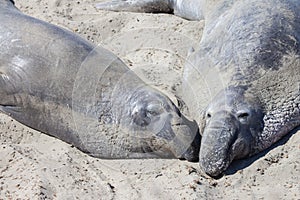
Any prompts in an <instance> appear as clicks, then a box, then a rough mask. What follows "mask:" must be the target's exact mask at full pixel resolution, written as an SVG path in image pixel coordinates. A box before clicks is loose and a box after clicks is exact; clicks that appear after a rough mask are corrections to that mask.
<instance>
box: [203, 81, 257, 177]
mask: <svg viewBox="0 0 300 200" xmlns="http://www.w3.org/2000/svg"><path fill="white" fill-rule="evenodd" d="M200 126H201V128H200V132H201V135H202V143H201V148H200V156H199V157H200V167H201V168H202V170H203V171H204V172H205V173H206V174H208V175H210V176H213V177H216V176H219V175H220V174H221V173H222V172H223V171H224V170H226V169H227V167H228V166H229V164H230V163H231V162H232V160H233V159H240V158H243V157H246V156H248V155H249V153H251V152H252V151H253V150H252V148H253V147H254V145H253V144H254V142H255V140H256V138H257V136H258V135H260V133H261V132H262V130H263V109H262V108H261V107H260V103H259V101H258V99H257V98H255V97H254V96H252V95H251V94H248V93H247V92H246V90H245V89H243V88H241V87H238V88H228V89H225V90H223V91H222V92H221V93H219V94H218V95H217V96H216V98H215V99H214V100H213V101H212V102H211V103H210V104H209V106H208V107H207V109H206V111H205V112H204V114H203V121H202V124H201V125H200Z"/></svg>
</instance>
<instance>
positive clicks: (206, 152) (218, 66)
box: [97, 0, 300, 176]
mask: <svg viewBox="0 0 300 200" xmlns="http://www.w3.org/2000/svg"><path fill="white" fill-rule="evenodd" d="M117 2H119V3H117ZM120 2H122V3H120ZM124 2H127V4H130V6H131V7H130V8H127V10H131V11H139V10H146V11H149V12H156V11H159V10H156V7H158V5H165V6H164V8H168V9H164V11H165V12H174V13H175V14H177V15H179V16H182V17H185V18H187V19H197V20H200V19H205V28H204V32H203V36H202V39H201V41H200V43H199V46H198V48H197V49H196V50H195V51H194V52H193V53H192V54H191V55H190V56H189V58H188V62H187V64H186V66H185V69H184V74H183V88H184V89H183V94H184V95H183V99H184V101H185V103H186V104H187V105H188V107H189V108H190V111H191V115H192V116H193V117H194V119H196V121H197V122H198V123H199V125H200V127H201V128H200V129H201V130H200V132H201V134H202V140H201V148H200V156H199V157H200V166H201V168H202V169H203V170H204V171H205V172H206V173H207V174H209V175H211V176H218V175H220V174H221V173H222V172H223V171H224V170H226V168H227V167H228V166H229V164H230V163H231V162H232V160H233V159H239V158H244V157H247V156H251V155H253V154H256V153H257V152H260V151H262V150H264V149H266V148H268V147H269V146H271V145H272V144H273V143H275V142H276V141H278V140H279V139H280V138H281V137H282V136H284V135H286V134H287V133H289V132H290V131H291V130H292V129H294V128H295V127H297V126H299V124H300V89H299V87H300V85H299V82H300V58H299V56H300V44H299V42H300V2H299V1H294V0H284V1H279V0H275V1H267V0H262V1H261V0H260V1H259V0H254V1H246V0H239V1H233V0H217V1H208V0H190V1H189V0H186V1H184V0H177V1H176V0H170V1H163V0H143V1H139V4H138V6H135V5H137V3H136V2H137V1H135V0H128V1H114V4H108V3H100V4H98V5H97V7H98V8H101V9H109V10H115V8H118V6H119V7H122V6H123V5H124ZM122 4H123V5H122ZM153 5H156V6H153ZM136 7H138V9H136ZM141 7H142V8H143V9H141ZM118 9H119V8H118ZM123 10H124V8H123Z"/></svg>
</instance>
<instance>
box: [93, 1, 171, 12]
mask: <svg viewBox="0 0 300 200" xmlns="http://www.w3.org/2000/svg"><path fill="white" fill-rule="evenodd" d="M173 6H174V5H173V3H172V1H170V0H112V1H107V2H103V3H97V4H96V8H98V9H101V10H110V11H129V12H145V13H173V10H174V9H173Z"/></svg>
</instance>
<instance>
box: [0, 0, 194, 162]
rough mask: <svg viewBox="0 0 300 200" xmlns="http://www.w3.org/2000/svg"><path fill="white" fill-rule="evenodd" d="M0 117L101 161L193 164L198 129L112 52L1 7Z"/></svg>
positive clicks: (0, 2) (6, 4)
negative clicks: (159, 160)
mask: <svg viewBox="0 0 300 200" xmlns="http://www.w3.org/2000/svg"><path fill="white" fill-rule="evenodd" d="M0 19H1V20H0V44H1V46H0V96H1V99H0V110H1V111H2V112H4V113H6V114H7V115H9V116H11V117H12V118H14V119H16V120H17V121H19V122H21V123H23V124H25V125H27V126H29V127H32V128H34V129H36V130H39V131H42V132H44V133H46V134H48V135H51V136H54V137H57V138H59V139H61V140H63V141H65V142H68V143H70V144H73V145H74V146H75V147H77V148H79V149H80V150H82V151H84V152H87V153H88V154H90V155H92V156H96V157H100V158H156V157H161V158H181V159H187V160H189V161H195V160H198V154H199V138H200V136H197V124H195V123H192V122H189V121H187V120H186V119H185V118H184V117H183V116H181V114H180V113H179V111H178V109H177V108H176V107H175V105H174V104H173V103H172V102H171V100H170V99H169V98H168V97H166V96H165V95H163V94H162V93H160V92H158V91H157V90H155V89H153V88H151V87H149V86H147V85H146V84H145V83H144V82H143V81H142V80H141V79H139V78H138V77H137V76H136V75H135V74H134V73H133V72H132V71H130V70H129V68H127V66H126V65H125V64H124V63H123V62H122V61H121V60H119V59H118V58H117V57H116V56H114V55H113V54H112V53H110V52H108V51H107V50H105V49H102V48H101V47H96V46H94V45H92V44H90V43H89V42H87V41H86V40H84V39H82V38H80V37H79V36H77V35H75V34H73V33H71V32H69V31H66V30H64V29H62V28H59V27H57V26H54V25H51V24H49V23H46V22H43V21H40V20H38V19H35V18H32V17H30V16H27V15H24V14H23V13H21V12H20V11H19V10H17V9H16V8H15V7H14V5H13V3H12V2H11V1H9V0H0Z"/></svg>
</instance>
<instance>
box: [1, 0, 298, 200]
mask: <svg viewBox="0 0 300 200" xmlns="http://www.w3.org/2000/svg"><path fill="white" fill-rule="evenodd" d="M94 4H95V1H94V0H86V1H84V0H77V1H71V0H55V1H54V0H52V1H46V0H31V1H23V2H22V1H21V0H16V5H17V6H18V7H19V8H20V9H21V10H22V11H23V12H25V13H27V14H29V15H31V16H34V17H36V18H39V19H42V20H45V21H48V22H51V23H53V24H57V25H59V26H62V27H65V28H67V29H70V30H72V31H74V32H76V33H78V34H80V35H81V36H82V37H84V38H87V39H89V40H90V41H91V42H94V43H96V44H101V45H103V46H104V47H106V48H107V49H110V50H111V51H113V52H114V53H116V54H117V55H118V56H120V57H121V58H122V59H123V60H124V61H125V62H126V63H127V64H128V65H129V66H131V67H132V69H133V70H135V71H136V72H137V73H138V74H139V75H140V76H141V77H143V78H144V80H145V81H146V82H148V83H149V84H151V85H153V86H156V87H158V88H159V89H161V90H163V91H164V92H165V93H167V94H168V95H169V96H171V97H172V96H174V94H178V86H179V85H180V75H181V72H182V67H183V63H184V58H185V57H186V54H187V52H188V50H189V47H191V46H193V45H194V44H197V41H199V39H200V38H201V30H202V28H203V22H190V21H186V20H183V19H180V18H178V17H175V16H171V15H165V14H160V15H157V14H156V15H154V14H153V15H152V14H138V13H115V12H105V11H97V10H96V9H95V8H94V7H93V5H94ZM287 139H288V141H287V142H285V143H283V144H281V145H279V146H277V147H275V148H273V149H272V150H269V151H267V152H265V155H263V154H262V155H260V156H256V157H255V158H251V159H247V160H243V161H239V162H236V163H235V164H233V165H232V166H231V171H232V172H234V173H232V174H230V175H227V176H224V177H222V178H221V179H219V180H214V179H210V178H206V177H204V176H203V174H202V173H201V172H199V167H198V164H197V163H189V162H186V161H179V160H163V159H157V160H102V159H96V158H92V157H89V156H87V155H85V154H84V153H82V152H80V151H79V150H77V149H76V148H72V147H71V146H70V145H68V144H66V143H64V142H62V141H60V140H57V139H55V138H52V137H48V136H47V135H45V134H41V133H39V132H37V131H34V130H32V129H29V128H27V127H25V126H23V125H21V124H19V123H18V122H16V121H14V120H12V119H11V118H9V117H7V116H6V115H3V114H1V115H0V172H1V173H0V199H18V198H20V199H199V198H200V199H300V184H299V183H300V163H299V162H300V160H299V158H300V133H299V132H298V133H295V134H293V135H292V136H290V137H288V138H287Z"/></svg>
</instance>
